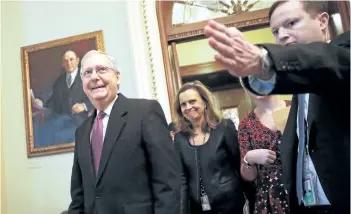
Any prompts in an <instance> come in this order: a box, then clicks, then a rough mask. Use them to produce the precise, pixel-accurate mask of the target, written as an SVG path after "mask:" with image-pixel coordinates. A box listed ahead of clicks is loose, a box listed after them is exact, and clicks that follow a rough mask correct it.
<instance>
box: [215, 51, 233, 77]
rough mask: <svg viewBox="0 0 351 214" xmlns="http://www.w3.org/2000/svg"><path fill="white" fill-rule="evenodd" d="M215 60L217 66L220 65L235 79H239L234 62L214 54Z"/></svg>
mask: <svg viewBox="0 0 351 214" xmlns="http://www.w3.org/2000/svg"><path fill="white" fill-rule="evenodd" d="M215 60H216V62H218V63H219V64H222V65H223V66H224V67H226V68H228V72H229V73H230V74H231V75H232V76H235V77H239V75H238V73H236V71H237V63H236V61H235V60H232V59H229V58H227V57H224V56H222V55H219V54H216V55H215Z"/></svg>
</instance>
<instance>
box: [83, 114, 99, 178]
mask: <svg viewBox="0 0 351 214" xmlns="http://www.w3.org/2000/svg"><path fill="white" fill-rule="evenodd" d="M93 115H96V113H94V114H93ZM94 118H95V117H94V116H90V117H89V118H88V119H87V121H86V123H85V131H84V135H83V141H82V150H83V151H82V154H88V155H87V158H88V160H87V162H88V165H89V166H88V167H89V173H91V176H90V177H92V178H94V180H95V171H94V167H93V158H92V151H91V143H90V133H91V129H92V127H93V123H94Z"/></svg>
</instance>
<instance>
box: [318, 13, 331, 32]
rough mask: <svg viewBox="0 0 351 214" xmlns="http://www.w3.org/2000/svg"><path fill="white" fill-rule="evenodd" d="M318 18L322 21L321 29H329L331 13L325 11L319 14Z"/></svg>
mask: <svg viewBox="0 0 351 214" xmlns="http://www.w3.org/2000/svg"><path fill="white" fill-rule="evenodd" d="M318 16H319V17H318V19H319V22H320V28H321V30H326V29H328V26H329V14H328V13H326V12H323V13H321V14H319V15H318Z"/></svg>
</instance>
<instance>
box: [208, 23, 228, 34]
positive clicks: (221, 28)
mask: <svg viewBox="0 0 351 214" xmlns="http://www.w3.org/2000/svg"><path fill="white" fill-rule="evenodd" d="M208 26H210V27H211V28H212V29H215V30H218V31H220V32H223V33H225V30H226V29H227V27H226V26H225V25H223V24H221V23H219V22H216V21H214V20H209V21H208Z"/></svg>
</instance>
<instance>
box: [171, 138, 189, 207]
mask: <svg viewBox="0 0 351 214" xmlns="http://www.w3.org/2000/svg"><path fill="white" fill-rule="evenodd" d="M180 142H181V140H180V139H179V134H176V135H175V136H174V149H175V151H176V152H177V155H178V158H179V162H180V167H181V173H180V177H181V187H180V214H190V210H189V206H190V203H189V192H188V189H189V186H188V179H187V175H186V173H185V166H184V162H183V160H182V155H181V152H180V145H179V144H180Z"/></svg>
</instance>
